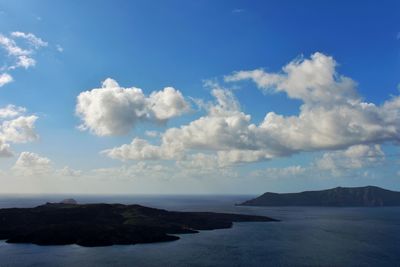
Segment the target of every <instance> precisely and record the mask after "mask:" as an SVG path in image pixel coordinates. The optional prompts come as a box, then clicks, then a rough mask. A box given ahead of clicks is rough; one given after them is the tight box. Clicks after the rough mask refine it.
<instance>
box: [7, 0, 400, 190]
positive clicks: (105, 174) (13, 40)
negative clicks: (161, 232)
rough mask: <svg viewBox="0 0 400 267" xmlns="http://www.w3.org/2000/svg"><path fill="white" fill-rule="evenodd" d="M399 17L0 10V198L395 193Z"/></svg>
mask: <svg viewBox="0 0 400 267" xmlns="http://www.w3.org/2000/svg"><path fill="white" fill-rule="evenodd" d="M93 6H96V9H95V11H96V12H93V11H94V10H93ZM399 10H400V3H397V2H396V1H384V2H383V3H379V5H378V4H377V2H374V1H364V2H363V5H360V3H357V2H356V1H354V2H350V3H345V2H336V3H333V2H332V3H328V2H323V1H321V2H315V1H302V2H301V3H300V2H298V1H268V2H265V3H264V2H263V1H259V2H257V1H252V2H246V1H229V2H225V3H222V2H215V1H193V2H183V1H168V2H157V3H156V2H152V1H134V2H130V1H120V2H117V3H115V2H112V1H84V2H79V1H65V0H64V1H57V2H55V1H50V0H44V1H29V2H28V1H26V2H22V1H11V0H6V1H4V0H2V1H0V21H1V23H0V59H1V63H2V64H1V67H0V120H1V122H0V157H1V158H0V182H1V187H0V193H2V194H5V193H48V194H52V193H76V194H82V193H90V194H95V193H108V194H129V193H142V194H148V193H152V194H192V193H195V194H204V193H207V194H227V193H229V194H233V193H235V194H249V193H250V194H259V193H263V192H266V191H270V192H299V191H305V190H317V189H326V188H332V187H336V186H365V185H375V186H380V187H383V188H386V189H390V190H397V191H400V183H399V180H400V160H399V158H400V150H399V145H400V95H399V93H400V79H399V70H400V17H399V16H398V11H399ZM354 14H356V15H357V18H358V19H357V20H355V19H354Z"/></svg>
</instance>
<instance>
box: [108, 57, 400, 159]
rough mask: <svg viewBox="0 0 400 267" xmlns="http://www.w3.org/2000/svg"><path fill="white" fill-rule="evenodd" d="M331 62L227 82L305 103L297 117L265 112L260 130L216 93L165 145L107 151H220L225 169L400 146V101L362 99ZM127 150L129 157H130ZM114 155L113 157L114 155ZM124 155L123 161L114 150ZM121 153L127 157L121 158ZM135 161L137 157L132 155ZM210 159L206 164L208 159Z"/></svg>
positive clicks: (318, 60) (306, 62) (222, 92)
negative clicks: (247, 82) (370, 146)
mask: <svg viewBox="0 0 400 267" xmlns="http://www.w3.org/2000/svg"><path fill="white" fill-rule="evenodd" d="M336 65H337V64H336V62H335V60H334V59H333V58H332V57H329V56H326V55H324V54H321V53H315V54H313V55H312V56H311V58H310V59H296V60H294V61H292V62H290V63H289V64H287V65H286V66H285V67H283V71H282V72H277V73H268V72H265V71H264V70H261V69H257V70H252V71H239V72H235V73H233V74H232V75H230V76H227V77H225V80H226V82H238V81H241V80H247V79H250V80H252V81H254V82H255V83H256V85H257V86H258V87H259V88H260V89H262V90H265V91H266V92H284V93H286V94H287V96H288V97H289V98H295V99H300V100H301V101H302V102H303V104H302V105H301V107H300V110H299V114H298V115H296V116H283V115H279V114H276V113H275V112H272V111H270V112H267V113H266V116H265V118H264V120H263V121H261V122H260V123H258V124H255V123H253V122H252V121H251V116H250V115H249V114H246V113H244V112H243V111H242V110H241V108H240V104H239V102H238V101H237V99H236V98H235V96H234V95H233V93H232V91H230V90H227V89H224V88H220V87H216V88H214V89H213V90H212V95H213V96H214V97H215V102H214V103H209V104H206V105H203V106H205V107H206V108H207V113H206V114H205V115H204V116H201V117H200V118H198V119H196V120H194V121H192V122H190V123H189V124H187V125H182V126H180V127H177V128H170V129H168V130H167V131H166V132H165V133H163V134H162V136H161V145H159V146H155V145H152V144H149V143H146V144H145V147H147V148H148V149H149V150H148V151H151V153H149V154H151V155H152V156H151V157H150V156H147V152H146V153H144V152H143V151H146V150H144V149H143V147H139V146H137V145H132V144H129V145H124V146H122V147H120V148H115V149H112V150H109V153H108V154H109V155H110V156H111V157H114V158H119V159H155V158H158V159H163V158H165V157H164V156H163V155H165V151H167V152H169V153H167V154H168V155H169V156H170V155H172V154H173V153H172V152H174V151H179V153H177V154H176V155H177V156H178V157H179V159H181V158H182V152H183V151H186V153H189V154H190V153H193V152H196V151H199V150H200V151H207V153H215V157H216V160H217V162H218V163H219V165H220V166H221V165H222V166H223V165H228V164H229V163H240V162H253V161H260V160H268V159H271V158H274V157H281V156H289V155H292V154H295V153H299V152H303V151H321V150H340V149H346V148H348V147H351V146H356V145H366V144H381V143H385V142H395V143H398V141H399V140H400V97H399V96H394V97H392V98H391V99H389V100H388V101H386V102H385V103H383V104H382V105H376V104H374V103H368V102H365V101H363V99H362V97H361V96H359V95H358V93H357V90H356V89H357V88H356V83H355V82H354V81H353V80H352V79H350V78H348V77H345V76H343V75H340V74H338V73H337V71H336ZM128 150H129V153H127V152H126V151H128ZM111 151H112V152H111ZM116 151H118V156H116V153H114V152H116ZM122 151H125V152H124V153H122ZM132 155H134V156H132ZM207 160H208V159H207Z"/></svg>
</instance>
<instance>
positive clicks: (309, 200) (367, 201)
mask: <svg viewBox="0 0 400 267" xmlns="http://www.w3.org/2000/svg"><path fill="white" fill-rule="evenodd" d="M240 205H244V206H337V207H352V206H364V207H376V206H400V192H396V191H390V190H387V189H383V188H380V187H376V186H365V187H336V188H332V189H327V190H320V191H305V192H300V193H285V194H278V193H270V192H267V193H264V194H263V195H261V196H259V197H257V198H254V199H251V200H248V201H245V202H243V203H242V204H240Z"/></svg>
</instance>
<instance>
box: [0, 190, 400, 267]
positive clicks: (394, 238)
mask: <svg viewBox="0 0 400 267" xmlns="http://www.w3.org/2000/svg"><path fill="white" fill-rule="evenodd" d="M68 197H71V196H68ZM73 197H74V198H75V199H76V200H77V201H78V202H80V203H95V202H107V203H126V204H132V203H137V204H142V205H147V206H151V207H158V208H165V209H169V210H181V211H218V212H234V213H244V214H258V215H266V216H270V217H273V218H277V219H281V220H282V221H281V222H273V223H236V224H235V225H234V227H233V228H232V229H223V230H214V231H202V232H201V233H199V234H187V235H181V239H180V240H178V241H174V242H167V243H157V244H145V245H131V246H111V247H99V248H85V247H79V246H76V245H68V246H46V247H42V246H36V245H29V244H6V243H5V242H4V241H0V267H4V266H40V267H46V266H400V207H396V208H308V207H307V208H304V207H296V208H282V207H279V208H278V207H273V208H269V207H237V206H234V204H235V203H238V202H241V201H243V200H246V199H248V198H251V196H168V197H167V196H158V197H155V196H135V197H132V196H129V197H128V196H116V197H111V196H90V197H88V196H73ZM61 199H63V197H62V196H41V197H38V196H7V197H5V196H3V197H0V208H6V207H33V206H36V205H39V204H43V203H45V202H47V201H49V202H52V201H53V202H55V201H60V200H61Z"/></svg>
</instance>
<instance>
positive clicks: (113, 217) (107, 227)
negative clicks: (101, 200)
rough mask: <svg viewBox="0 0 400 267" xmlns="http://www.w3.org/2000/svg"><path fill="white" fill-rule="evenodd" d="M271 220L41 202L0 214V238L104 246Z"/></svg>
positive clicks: (39, 243) (141, 241) (165, 238)
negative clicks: (240, 223) (236, 223)
mask: <svg viewBox="0 0 400 267" xmlns="http://www.w3.org/2000/svg"><path fill="white" fill-rule="evenodd" d="M269 221H276V220H274V219H271V218H268V217H264V216H252V215H240V214H226V213H213V212H174V211H166V210H162V209H154V208H148V207H143V206H140V205H122V204H85V205H77V204H69V203H47V204H46V205H42V206H38V207H35V208H11V209H0V239H3V240H4V239H6V240H7V242H8V243H33V244H37V245H66V244H78V245H81V246H109V245H114V244H137V243H153V242H162V241H172V240H177V239H179V237H178V236H174V234H184V233H197V231H198V230H213V229H223V228H230V227H232V224H233V222H269Z"/></svg>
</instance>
